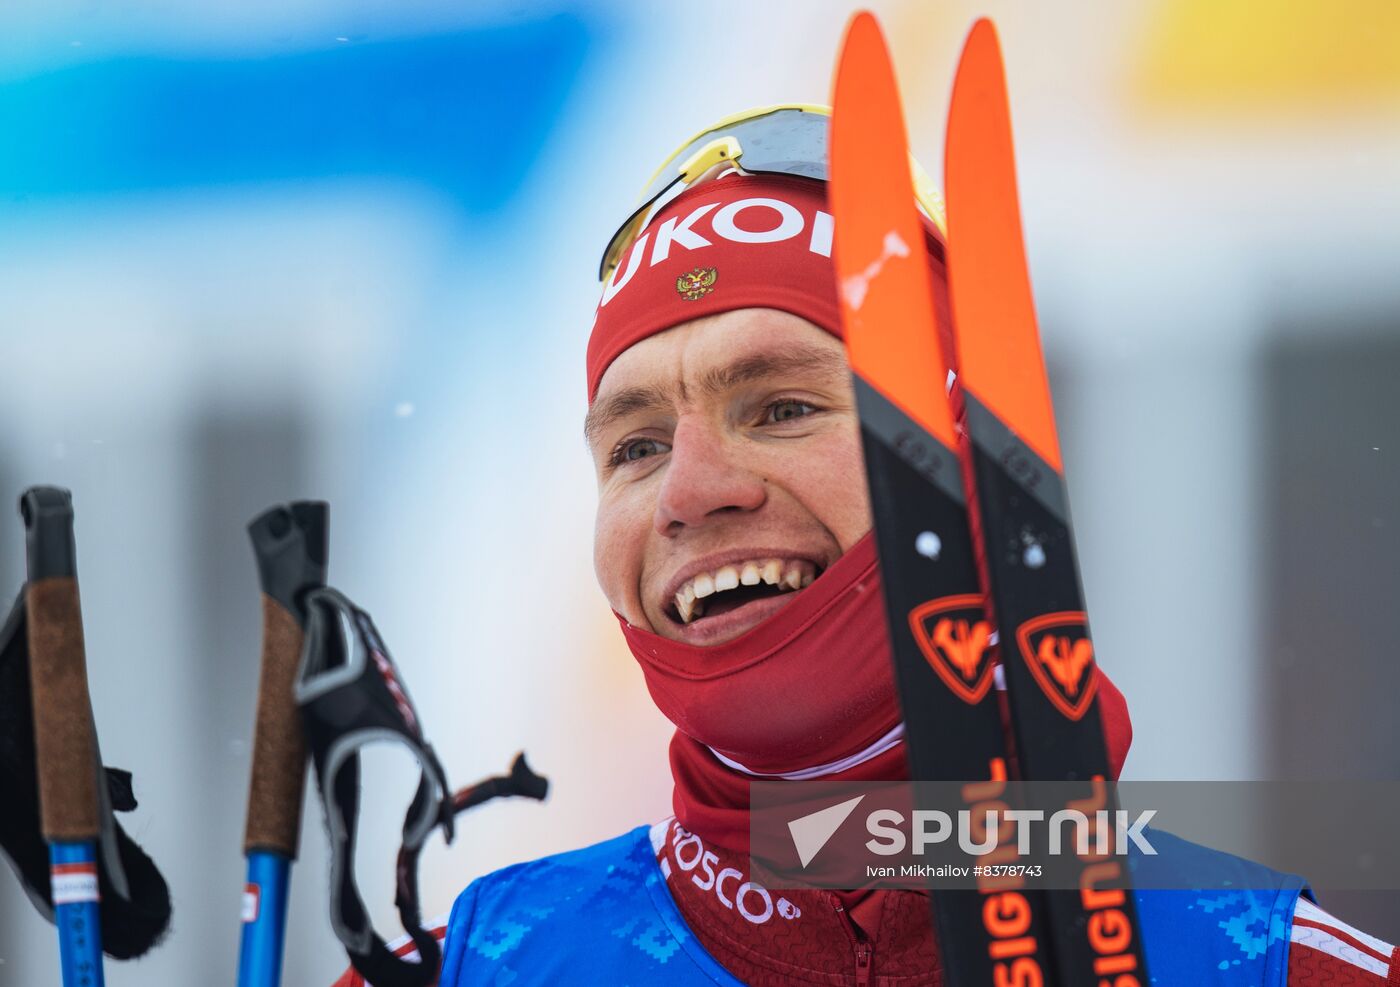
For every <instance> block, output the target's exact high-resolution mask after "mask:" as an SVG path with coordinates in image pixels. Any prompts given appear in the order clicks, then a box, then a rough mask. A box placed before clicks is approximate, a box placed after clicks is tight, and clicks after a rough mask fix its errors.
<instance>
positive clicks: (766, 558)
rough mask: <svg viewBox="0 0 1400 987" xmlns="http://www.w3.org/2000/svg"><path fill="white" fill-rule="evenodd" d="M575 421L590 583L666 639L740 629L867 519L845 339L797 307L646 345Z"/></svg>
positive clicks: (747, 312) (726, 318) (621, 364)
mask: <svg viewBox="0 0 1400 987" xmlns="http://www.w3.org/2000/svg"><path fill="white" fill-rule="evenodd" d="M586 432H587V436H588V443H589V448H590V449H591V451H592V453H593V462H594V465H595V467H596V469H597V474H598V519H597V527H596V530H595V533H594V541H593V564H594V567H595V569H596V570H597V573H598V581H599V583H600V585H601V586H602V588H603V592H604V594H606V596H607V598H608V602H609V603H610V604H612V607H613V609H614V610H616V611H617V612H618V613H620V614H622V616H623V617H624V618H626V620H627V621H628V622H629V623H630V624H632V625H634V626H636V627H640V628H643V629H646V630H650V631H652V632H654V633H656V634H660V635H661V636H662V637H667V638H671V639H672V640H676V641H684V642H687V643H690V644H698V645H709V644H719V643H721V642H723V641H727V640H730V639H731V638H734V637H737V636H739V635H740V634H742V633H744V632H745V631H747V630H749V629H750V628H752V627H754V626H755V625H756V624H758V623H760V622H761V621H763V620H764V619H765V618H767V617H768V616H770V615H771V614H773V613H774V612H775V611H777V610H779V609H781V608H782V607H783V606H786V605H787V604H788V603H789V602H791V600H792V598H793V596H795V595H796V594H797V593H799V592H801V591H802V588H803V587H805V586H806V585H807V584H809V583H810V582H811V581H812V580H813V579H814V578H816V577H817V576H819V575H820V574H821V573H822V572H823V571H825V570H826V568H827V567H828V566H830V565H831V564H832V563H833V562H834V561H835V560H836V559H837V558H839V557H840V556H841V555H842V554H843V553H844V552H845V551H846V550H847V549H849V548H850V547H851V546H852V545H853V544H854V543H855V542H856V541H858V540H859V539H860V537H861V536H862V535H864V534H865V533H866V532H867V531H868V530H869V529H870V523H871V519H870V505H869V502H868V498H867V495H866V488H865V474H864V469H863V463H862V459H861V449H860V432H859V427H858V424H857V419H856V411H855V397H854V394H853V392H852V388H851V377H850V371H849V370H848V369H847V365H846V354H845V349H844V347H843V346H842V344H841V342H840V340H838V339H836V338H835V337H833V336H831V335H830V334H828V333H826V332H823V331H822V330H821V329H819V328H817V327H816V326H815V325H813V324H812V323H810V322H808V321H807V320H805V319H802V318H799V317H798V316H795V315H789V314H787V313H785V312H779V311H775V310H772V309H741V310H738V311H733V312H725V313H722V314H720V315H714V316H709V317H706V318H702V319H696V320H695V321H693V322H687V323H685V324H683V325H680V326H677V327H676V328H674V329H670V330H668V331H666V332H663V333H660V334H658V335H656V336H651V337H649V338H647V339H644V340H642V341H641V342H639V343H637V344H636V345H634V346H632V347H631V348H630V349H628V350H627V351H626V352H624V353H623V354H622V355H621V356H619V357H618V358H617V360H616V361H614V362H613V364H612V365H611V366H610V367H609V368H608V370H607V372H606V373H605V374H604V375H603V379H602V382H601V384H600V386H599V388H598V395H597V398H596V399H595V400H594V402H593V405H592V408H591V409H590V411H589V415H588V422H587V425H586Z"/></svg>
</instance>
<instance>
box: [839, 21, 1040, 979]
mask: <svg viewBox="0 0 1400 987" xmlns="http://www.w3.org/2000/svg"><path fill="white" fill-rule="evenodd" d="M832 102H833V104H834V110H833V113H832V120H831V151H830V174H831V183H830V195H831V205H832V213H833V215H834V217H835V230H836V234H835V241H834V247H835V251H834V259H835V262H836V271H837V278H838V282H839V294H840V296H841V306H842V317H843V321H844V324H845V329H846V348H847V352H848V354H849V358H850V362H851V369H852V370H853V371H854V374H855V389H856V401H857V409H858V411H859V413H860V426H861V438H862V441H863V444H864V449H865V466H866V476H867V479H868V482H869V486H870V497H871V507H872V511H873V514H874V517H875V538H876V544H877V546H878V548H879V553H880V567H881V572H882V580H881V584H882V587H883V592H884V600H885V616H886V622H887V625H888V627H889V632H890V648H891V653H892V656H893V660H894V670H895V681H896V683H897V684H898V687H899V695H900V704H901V706H902V708H903V712H904V722H905V740H906V747H907V750H908V753H909V760H910V768H911V777H912V778H914V779H915V780H916V781H924V782H928V781H956V782H960V783H963V784H961V785H959V786H956V791H957V792H959V793H961V796H960V798H961V801H960V803H959V804H956V805H947V804H944V805H936V804H925V803H932V802H933V801H934V798H933V797H932V796H931V795H930V794H928V793H927V792H926V791H921V790H920V789H918V788H917V787H916V790H915V799H916V801H917V802H918V803H919V804H920V807H921V808H925V809H943V810H945V811H946V810H949V809H952V810H968V811H973V810H976V809H977V808H979V806H980V807H985V806H987V805H990V804H991V803H992V802H993V801H994V802H995V803H996V804H998V805H1001V806H1002V807H1003V808H1004V803H1003V802H1001V801H1000V800H1001V799H1003V798H1005V797H1006V795H1005V792H1006V783H1007V778H1008V774H1009V772H1008V762H1007V757H1006V734H1005V730H1004V726H1003V723H1002V720H1001V714H1000V710H999V708H998V703H997V699H996V696H995V695H994V693H993V691H992V688H991V687H992V681H993V672H994V666H993V661H994V653H995V649H994V648H993V647H992V645H991V642H990V636H991V626H990V622H989V620H988V618H987V614H986V611H985V607H984V601H985V596H984V593H983V591H982V587H981V580H980V578H979V576H978V570H977V561H976V555H975V554H974V549H973V541H972V535H971V532H970V531H969V529H968V515H967V506H966V504H967V500H966V496H965V494H964V488H963V474H962V464H961V462H960V461H959V458H958V451H957V435H956V433H955V431H954V427H953V416H952V412H951V410H950V406H949V403H948V394H947V381H948V372H947V366H946V363H945V359H944V354H943V352H942V350H941V349H940V343H939V340H940V336H939V327H938V323H937V316H936V310H935V308H934V304H933V293H932V287H931V281H930V272H929V253H928V251H929V249H930V248H929V246H927V244H926V238H927V237H928V233H927V232H926V229H925V225H924V223H923V222H922V221H921V219H920V216H919V212H918V210H917V207H916V205H915V198H914V191H913V184H912V181H911V176H910V158H909V150H908V145H907V139H906V137H905V130H904V117H903V112H902V111H901V109H900V103H899V92H898V89H897V87H896V83H895V77H894V70H893V68H892V66H891V65H890V60H889V53H888V51H887V50H886V47H885V42H884V39H883V37H882V36H881V34H880V28H879V26H878V25H877V23H876V21H875V19H874V17H872V16H871V15H870V14H868V13H862V14H858V15H857V16H856V17H855V18H854V19H853V20H852V21H851V24H850V26H849V28H848V29H847V33H846V39H845V43H844V45H843V47H842V50H841V57H840V62H839V64H838V67H837V73H836V85H835V96H834V98H833V101H832ZM933 249H936V250H940V251H941V250H942V247H941V245H940V244H938V243H936V242H934V244H933ZM932 901H933V910H934V917H935V921H936V927H937V930H938V934H939V950H940V954H941V956H942V959H943V965H944V970H945V982H946V983H948V984H950V985H957V987H967V985H995V984H1012V983H1021V984H1039V983H1046V982H1048V978H1047V973H1048V961H1047V959H1046V945H1045V944H1046V941H1047V940H1046V937H1045V932H1044V930H1043V927H1042V924H1041V921H1040V919H1039V917H1038V916H1039V915H1040V914H1041V913H1042V912H1043V911H1044V903H1043V896H1042V895H1040V894H1038V893H1032V892H1030V891H1028V890H1026V889H1025V888H1024V886H1023V882H1022V881H1021V880H1020V879H1019V878H1018V879H1014V880H1010V881H1004V880H998V881H996V882H992V881H987V882H985V883H984V882H983V881H981V880H979V881H978V882H977V887H976V888H973V887H965V888H959V889H943V888H940V889H938V890H936V891H935V893H934V894H933V895H932ZM999 916H1001V917H1005V916H1017V922H1015V923H1009V922H1006V921H1001V920H1000V918H999ZM1022 920H1024V921H1022Z"/></svg>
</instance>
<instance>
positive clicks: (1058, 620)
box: [1016, 610, 1099, 720]
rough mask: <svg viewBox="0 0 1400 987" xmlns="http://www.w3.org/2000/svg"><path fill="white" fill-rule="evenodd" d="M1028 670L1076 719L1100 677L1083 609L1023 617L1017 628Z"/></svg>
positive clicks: (1082, 710)
mask: <svg viewBox="0 0 1400 987" xmlns="http://www.w3.org/2000/svg"><path fill="white" fill-rule="evenodd" d="M1016 643H1017V644H1019V645H1020V647H1021V657H1022V658H1024V659H1025V662H1026V665H1027V666H1028V667H1029V668H1030V670H1031V674H1032V675H1034V676H1035V680H1036V682H1038V683H1039V684H1040V688H1041V691H1042V692H1044V693H1045V695H1046V696H1047V697H1048V698H1049V699H1050V701H1051V702H1052V703H1054V704H1055V708H1056V709H1058V710H1059V711H1060V712H1061V713H1063V714H1064V715H1065V716H1067V717H1069V718H1070V719H1071V720H1078V719H1079V718H1081V717H1082V716H1083V715H1084V713H1085V711H1086V710H1087V709H1088V708H1089V704H1090V703H1091V702H1093V699H1094V693H1095V692H1096V691H1097V689H1098V684H1099V677H1098V674H1097V668H1096V667H1095V665H1094V642H1093V641H1091V640H1089V624H1088V621H1087V618H1086V617H1085V615H1084V611H1082V610H1073V611H1065V612H1062V613H1048V614H1045V615H1044V616H1041V617H1035V618H1032V619H1031V620H1028V621H1026V622H1025V623H1024V624H1022V625H1021V626H1020V627H1019V628H1018V629H1017V631H1016Z"/></svg>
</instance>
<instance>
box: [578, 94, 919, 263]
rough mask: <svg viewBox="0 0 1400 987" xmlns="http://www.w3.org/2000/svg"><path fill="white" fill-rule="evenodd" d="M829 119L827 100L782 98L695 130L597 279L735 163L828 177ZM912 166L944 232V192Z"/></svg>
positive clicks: (612, 243)
mask: <svg viewBox="0 0 1400 987" xmlns="http://www.w3.org/2000/svg"><path fill="white" fill-rule="evenodd" d="M830 119H831V110H830V109H829V108H827V107H825V106H817V105H814V104H799V103H791V104H781V105H777V106H764V107H760V108H758V109H753V110H745V111H744V112H742V113H736V114H734V115H733V116H729V117H725V118H724V119H723V120H721V121H719V122H718V123H716V124H714V125H713V126H710V127H708V128H706V129H705V130H702V131H701V132H700V133H698V134H696V135H695V136H694V137H692V138H691V139H690V140H688V141H686V142H685V143H684V144H682V145H681V146H680V147H678V148H676V150H675V151H673V152H672V153H671V155H670V156H669V157H667V158H666V160H665V161H664V162H662V164H661V167H660V168H658V169H657V170H656V173H655V174H653V175H652V177H651V180H650V181H649V182H647V185H646V187H645V188H644V189H643V190H642V194H641V196H640V197H639V199H638V205H637V207H636V208H635V209H634V210H633V211H632V214H631V215H630V216H628V217H627V219H626V221H624V222H623V224H622V225H621V226H620V227H618V230H617V232H616V233H614V234H613V235H612V239H611V240H609V241H608V246H607V249H606V250H605V251H603V259H602V261H601V263H600V264H599V265H598V279H599V280H600V281H604V282H606V281H607V279H608V278H609V277H610V276H611V275H612V272H613V271H614V270H616V269H617V265H618V263H619V262H620V261H621V259H622V255H623V254H624V253H626V252H627V248H628V247H630V246H631V245H632V244H633V243H634V242H635V241H636V239H637V237H638V235H639V234H640V233H641V232H642V230H643V229H645V228H646V225H647V222H648V220H649V219H650V218H651V217H652V215H654V214H655V212H656V211H657V210H658V209H659V208H660V207H662V206H664V205H665V204H666V203H667V202H669V201H670V200H671V199H673V198H675V197H676V196H678V195H680V194H681V192H683V191H685V190H686V189H687V188H689V187H691V186H692V185H695V184H697V183H698V182H701V181H704V180H705V179H706V178H709V177H714V176H716V175H718V174H721V173H727V172H728V171H729V170H730V169H732V170H735V171H738V172H740V173H741V174H750V175H793V176H796V177H799V178H812V179H816V180H817V181H823V182H824V181H827V178H828V172H827V139H828V136H827V135H828V130H829V127H828V124H829V122H830ZM909 167H910V173H911V174H910V179H911V182H912V184H913V192H914V198H915V200H916V201H917V202H918V204H919V207H920V208H921V209H922V210H923V212H924V214H925V215H926V216H927V217H928V218H929V219H930V220H932V221H933V223H934V224H935V225H936V226H937V227H938V229H939V231H940V232H943V231H944V230H945V224H944V209H943V196H942V195H940V194H939V192H938V190H937V189H936V188H935V187H934V185H933V182H932V181H931V180H930V179H929V177H928V175H927V174H926V173H925V172H924V169H923V168H922V167H920V165H919V163H918V162H917V161H915V160H914V159H913V158H912V157H911V158H910V159H909Z"/></svg>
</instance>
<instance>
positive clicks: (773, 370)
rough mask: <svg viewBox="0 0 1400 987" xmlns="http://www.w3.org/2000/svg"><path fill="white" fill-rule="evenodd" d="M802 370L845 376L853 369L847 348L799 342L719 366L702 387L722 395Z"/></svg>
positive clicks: (710, 392)
mask: <svg viewBox="0 0 1400 987" xmlns="http://www.w3.org/2000/svg"><path fill="white" fill-rule="evenodd" d="M799 373H800V374H816V375H817V376H819V377H824V378H830V377H837V376H840V377H845V376H847V375H848V374H849V373H850V369H849V367H848V366H847V364H846V354H845V353H844V352H843V351H840V350H833V349H830V348H827V347H817V346H801V345H799V346H794V347H791V348H790V349H787V350H784V351H782V352H780V353H756V354H754V355H753V356H746V357H741V358H740V359H738V360H735V361H734V362H733V363H729V364H726V365H725V366H723V367H716V368H715V369H713V370H710V371H708V372H707V373H706V374H705V375H704V376H703V377H702V378H701V379H700V389H701V390H702V391H704V392H705V393H707V394H718V393H720V392H721V391H726V390H729V389H730V388H732V387H737V386H739V385H740V384H747V383H750V382H751V381H755V380H763V379H764V378H767V377H786V376H790V375H792V374H799Z"/></svg>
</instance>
